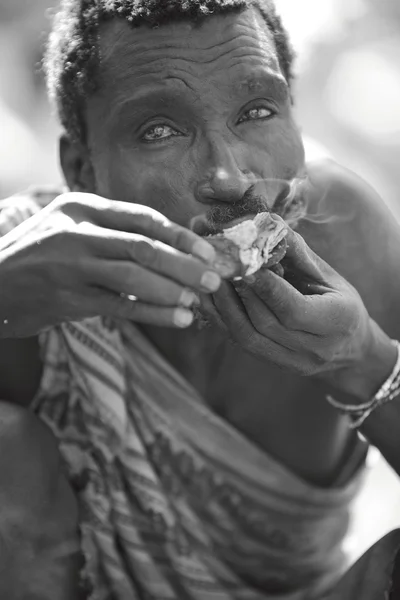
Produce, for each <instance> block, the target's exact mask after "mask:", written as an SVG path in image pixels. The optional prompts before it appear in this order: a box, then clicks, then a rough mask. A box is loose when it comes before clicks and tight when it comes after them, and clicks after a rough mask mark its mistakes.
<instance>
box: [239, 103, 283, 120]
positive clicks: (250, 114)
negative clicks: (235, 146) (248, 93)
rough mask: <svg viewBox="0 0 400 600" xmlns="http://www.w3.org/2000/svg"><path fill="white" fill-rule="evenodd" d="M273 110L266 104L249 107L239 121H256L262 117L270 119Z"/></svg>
mask: <svg viewBox="0 0 400 600" xmlns="http://www.w3.org/2000/svg"><path fill="white" fill-rule="evenodd" d="M274 114H275V112H274V111H273V110H272V109H270V108H267V107H266V106H260V107H258V108H250V110H247V111H246V112H245V113H244V114H243V115H242V116H241V117H240V119H239V121H238V122H239V123H243V122H245V121H257V120H262V119H270V118H271V117H272V116H273V115H274Z"/></svg>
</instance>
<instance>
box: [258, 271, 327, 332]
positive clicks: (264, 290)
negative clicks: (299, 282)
mask: <svg viewBox="0 0 400 600" xmlns="http://www.w3.org/2000/svg"><path fill="white" fill-rule="evenodd" d="M249 287H250V288H251V289H252V290H253V291H254V292H255V293H256V294H257V296H258V297H259V298H260V299H261V300H262V301H263V302H264V303H265V305H266V306H267V307H268V308H269V309H270V310H271V311H272V313H273V314H274V315H275V317H276V318H277V319H278V321H279V322H280V323H281V324H282V325H284V326H285V327H287V328H289V329H292V330H299V331H307V332H313V331H314V329H315V324H316V323H318V319H321V318H323V313H322V308H323V307H322V306H320V302H318V300H320V297H319V296H303V294H301V293H300V292H299V291H298V290H297V289H296V288H294V287H293V286H292V285H291V284H290V283H289V282H288V281H286V280H285V279H283V278H282V277H279V275H277V274H276V273H273V272H272V271H269V270H268V269H263V270H261V271H259V273H258V274H257V277H256V279H255V281H254V282H253V283H252V284H249Z"/></svg>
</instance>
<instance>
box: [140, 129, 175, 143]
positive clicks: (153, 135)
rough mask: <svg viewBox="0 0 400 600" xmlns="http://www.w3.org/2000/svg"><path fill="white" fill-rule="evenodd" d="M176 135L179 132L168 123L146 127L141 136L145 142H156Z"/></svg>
mask: <svg viewBox="0 0 400 600" xmlns="http://www.w3.org/2000/svg"><path fill="white" fill-rule="evenodd" d="M177 135H180V134H179V132H178V131H176V129H174V128H173V127H171V126H170V125H153V127H149V128H148V129H146V131H145V132H144V134H143V136H142V138H143V140H144V141H145V142H158V141H160V140H167V139H168V138H170V137H174V136H177Z"/></svg>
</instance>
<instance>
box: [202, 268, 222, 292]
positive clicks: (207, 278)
mask: <svg viewBox="0 0 400 600" xmlns="http://www.w3.org/2000/svg"><path fill="white" fill-rule="evenodd" d="M201 285H202V287H203V288H204V289H206V290H207V291H208V292H216V291H217V289H218V288H219V286H220V285H221V277H220V276H219V275H218V274H217V273H214V272H213V271H206V272H205V273H204V275H203V277H202V278H201Z"/></svg>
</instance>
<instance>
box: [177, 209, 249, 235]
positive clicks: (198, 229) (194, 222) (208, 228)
mask: <svg viewBox="0 0 400 600" xmlns="http://www.w3.org/2000/svg"><path fill="white" fill-rule="evenodd" d="M256 214H257V213H255V212H252V213H247V214H246V215H244V216H241V217H237V218H235V219H231V220H229V221H226V222H225V223H210V222H209V221H208V219H207V217H206V215H198V216H197V217H193V218H192V219H191V220H190V223H189V228H190V229H191V230H192V231H193V232H194V233H197V235H200V236H201V237H206V236H208V235H218V234H220V233H223V232H224V231H225V230H226V229H230V228H231V227H234V226H235V225H239V223H243V221H250V220H252V219H254V217H255V216H256Z"/></svg>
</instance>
